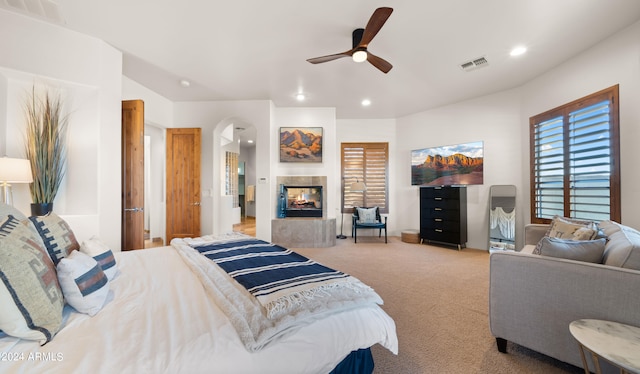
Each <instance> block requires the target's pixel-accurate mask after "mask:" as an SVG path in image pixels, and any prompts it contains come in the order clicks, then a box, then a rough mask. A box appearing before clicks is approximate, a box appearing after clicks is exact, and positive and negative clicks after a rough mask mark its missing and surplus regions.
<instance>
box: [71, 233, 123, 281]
mask: <svg viewBox="0 0 640 374" xmlns="http://www.w3.org/2000/svg"><path fill="white" fill-rule="evenodd" d="M80 252H82V253H86V254H88V255H89V256H91V257H93V258H94V259H95V260H96V261H98V265H100V267H101V268H102V271H103V272H104V273H105V275H106V276H107V278H109V280H113V278H114V277H115V276H116V275H117V274H118V266H117V265H116V258H115V256H114V255H113V252H112V251H111V249H109V246H107V245H106V244H104V243H103V242H102V241H101V240H100V239H98V238H97V237H95V236H92V237H91V239H89V240H86V241H83V242H82V245H81V246H80Z"/></svg>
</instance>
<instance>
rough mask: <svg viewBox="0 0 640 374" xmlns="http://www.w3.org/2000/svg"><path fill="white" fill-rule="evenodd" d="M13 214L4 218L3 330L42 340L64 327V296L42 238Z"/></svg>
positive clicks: (0, 240) (0, 228)
mask: <svg viewBox="0 0 640 374" xmlns="http://www.w3.org/2000/svg"><path fill="white" fill-rule="evenodd" d="M27 225H28V222H25V223H24V224H23V223H21V222H20V221H18V220H17V219H16V218H15V217H13V216H9V217H8V218H7V219H6V220H3V221H1V222H0V279H1V282H0V330H2V331H4V332H5V333H6V334H7V335H11V336H15V337H18V338H22V339H27V340H37V341H38V342H40V344H45V343H46V342H48V341H50V340H51V339H52V338H53V337H54V336H55V334H56V333H57V332H58V331H59V330H60V328H61V327H62V308H63V307H64V298H63V295H62V290H61V289H60V285H59V284H58V278H57V276H56V270H55V267H54V266H53V263H52V262H51V259H50V258H49V256H48V255H47V253H46V251H45V249H44V246H43V244H42V240H41V239H40V238H39V237H38V234H36V233H35V232H34V231H33V230H31V229H30V228H29V227H28V226H27Z"/></svg>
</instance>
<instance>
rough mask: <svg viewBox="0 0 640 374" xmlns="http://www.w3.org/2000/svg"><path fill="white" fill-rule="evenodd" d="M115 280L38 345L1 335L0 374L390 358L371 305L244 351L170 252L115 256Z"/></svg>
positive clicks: (274, 366)
mask: <svg viewBox="0 0 640 374" xmlns="http://www.w3.org/2000/svg"><path fill="white" fill-rule="evenodd" d="M116 259H117V261H118V266H119V268H120V275H119V276H117V277H116V279H114V280H113V281H112V283H111V291H110V292H111V293H112V295H110V297H109V299H110V300H109V301H108V304H107V305H106V306H105V307H104V308H103V309H102V310H101V311H100V312H99V313H98V314H97V315H96V316H94V317H89V316H87V315H84V314H80V313H77V312H75V311H73V310H72V309H71V308H70V307H68V306H67V307H65V316H66V317H65V318H66V322H65V326H64V327H63V329H62V330H61V331H60V332H59V333H58V334H57V335H56V336H55V338H54V339H53V341H51V342H49V343H48V344H46V345H45V346H42V347H41V346H39V345H38V344H37V343H36V342H32V341H24V340H18V339H14V338H11V337H3V338H0V372H2V373H4V372H7V373H36V372H38V373H45V372H46V373H177V372H181V373H205V372H206V373H257V372H260V373H326V372H328V371H330V370H332V369H333V368H334V367H335V366H336V365H337V364H338V363H339V362H340V361H341V360H342V359H343V358H344V357H345V356H346V355H347V354H348V353H349V352H351V351H353V350H356V349H359V348H366V347H370V346H372V345H374V344H376V343H380V344H381V345H383V346H384V347H386V348H387V349H389V350H390V351H391V352H393V353H397V350H398V341H397V337H396V331H395V324H394V322H393V320H392V319H391V318H390V317H389V316H388V315H387V314H386V313H385V312H384V311H383V310H382V309H380V308H379V307H378V306H371V307H366V308H360V309H356V310H351V311H345V312H341V313H339V314H335V315H332V316H330V317H327V318H324V319H321V320H318V321H316V322H314V323H312V324H310V325H308V326H305V327H302V328H300V329H299V330H297V331H295V332H294V333H292V334H289V335H286V336H284V337H283V338H282V339H280V340H279V341H277V342H273V343H271V344H269V345H267V346H266V347H265V348H263V349H262V350H260V351H258V352H253V353H249V351H247V349H245V347H244V346H243V344H242V342H241V341H240V339H239V337H238V334H237V333H236V331H235V329H234V328H233V326H232V325H231V323H230V322H229V319H228V318H227V317H226V316H225V314H224V313H223V312H222V311H221V310H220V309H219V308H218V307H217V305H216V304H215V303H214V302H213V301H212V299H211V298H210V297H208V296H207V293H206V292H205V290H204V288H203V286H202V284H201V282H200V281H199V279H198V277H197V276H196V275H194V274H193V273H192V272H191V270H190V268H189V267H188V266H187V265H186V264H185V263H184V261H183V260H182V258H181V257H180V255H179V254H178V253H177V252H176V251H175V249H173V248H172V247H162V248H155V249H147V250H143V251H134V252H126V253H118V254H116Z"/></svg>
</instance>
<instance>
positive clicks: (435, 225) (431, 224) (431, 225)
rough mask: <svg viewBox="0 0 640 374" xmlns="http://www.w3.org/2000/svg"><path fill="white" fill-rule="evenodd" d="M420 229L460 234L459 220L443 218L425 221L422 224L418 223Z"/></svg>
mask: <svg viewBox="0 0 640 374" xmlns="http://www.w3.org/2000/svg"><path fill="white" fill-rule="evenodd" d="M420 228H426V229H432V230H433V229H438V230H443V231H451V232H460V220H459V219H443V218H432V219H425V220H423V222H420Z"/></svg>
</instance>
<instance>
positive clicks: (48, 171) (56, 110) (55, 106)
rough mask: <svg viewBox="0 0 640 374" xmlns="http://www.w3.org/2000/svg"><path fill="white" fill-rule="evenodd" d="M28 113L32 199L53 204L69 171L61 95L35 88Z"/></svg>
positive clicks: (28, 154)
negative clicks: (39, 90)
mask: <svg viewBox="0 0 640 374" xmlns="http://www.w3.org/2000/svg"><path fill="white" fill-rule="evenodd" d="M25 113H26V117H27V118H26V119H27V129H26V144H25V153H26V156H27V159H29V161H30V162H31V171H32V173H33V183H31V185H30V189H31V198H32V200H33V202H34V203H36V204H46V203H53V200H54V199H55V197H56V194H57V193H58V188H60V184H61V183H62V179H63V178H64V174H65V166H66V135H67V125H68V117H67V116H65V115H63V114H62V99H61V98H60V95H55V96H52V95H51V94H50V93H49V91H45V92H44V93H43V94H42V95H36V90H35V87H33V89H32V91H31V97H29V99H28V100H27V102H26V105H25Z"/></svg>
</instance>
